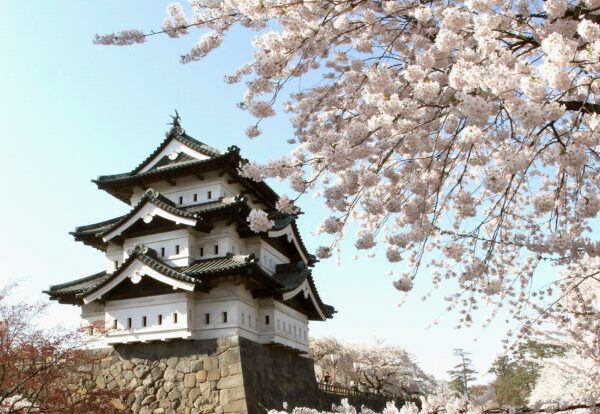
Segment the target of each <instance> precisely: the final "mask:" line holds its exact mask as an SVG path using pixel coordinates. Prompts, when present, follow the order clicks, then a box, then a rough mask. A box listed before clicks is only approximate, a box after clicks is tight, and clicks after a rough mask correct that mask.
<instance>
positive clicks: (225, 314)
mask: <svg viewBox="0 0 600 414" xmlns="http://www.w3.org/2000/svg"><path fill="white" fill-rule="evenodd" d="M223 323H227V312H223Z"/></svg>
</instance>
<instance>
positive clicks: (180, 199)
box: [179, 196, 183, 204]
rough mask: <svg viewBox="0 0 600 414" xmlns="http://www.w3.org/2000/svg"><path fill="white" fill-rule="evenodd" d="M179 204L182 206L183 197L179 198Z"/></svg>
mask: <svg viewBox="0 0 600 414" xmlns="http://www.w3.org/2000/svg"><path fill="white" fill-rule="evenodd" d="M179 204H183V196H179Z"/></svg>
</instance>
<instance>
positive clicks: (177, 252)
mask: <svg viewBox="0 0 600 414" xmlns="http://www.w3.org/2000/svg"><path fill="white" fill-rule="evenodd" d="M175 254H179V245H176V246H175Z"/></svg>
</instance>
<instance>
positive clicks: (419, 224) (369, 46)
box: [95, 0, 600, 337]
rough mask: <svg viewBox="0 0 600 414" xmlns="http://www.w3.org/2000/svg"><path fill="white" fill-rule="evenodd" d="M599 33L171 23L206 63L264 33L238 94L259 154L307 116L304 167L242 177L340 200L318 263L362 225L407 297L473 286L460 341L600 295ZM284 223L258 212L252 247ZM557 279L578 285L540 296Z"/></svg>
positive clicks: (275, 12)
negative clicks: (470, 330) (229, 45)
mask: <svg viewBox="0 0 600 414" xmlns="http://www.w3.org/2000/svg"><path fill="white" fill-rule="evenodd" d="M599 23H600V2H599V1H598V0H569V1H567V0H546V1H543V2H540V1H538V2H531V1H525V0H520V1H500V0H466V1H453V0H450V1H439V0H426V1H421V0H420V1H417V0H397V1H392V0H222V1H216V0H193V1H190V8H189V10H186V9H185V8H184V6H183V5H182V4H180V3H173V4H171V5H170V6H169V7H168V9H167V18H166V20H165V22H164V24H163V26H162V29H163V30H162V33H166V34H167V35H169V36H171V37H174V38H176V37H180V36H184V35H188V34H190V33H191V31H192V29H199V30H201V31H202V33H201V35H200V37H199V40H198V43H197V44H196V45H195V46H194V47H193V48H192V49H191V50H190V51H189V52H188V53H187V54H185V55H184V56H183V57H182V58H181V61H182V62H183V63H189V62H193V61H196V60H199V59H201V58H203V57H205V56H206V55H207V54H208V53H210V52H211V51H212V50H214V49H216V48H218V47H220V45H221V42H222V41H223V39H224V37H225V36H226V35H227V33H228V31H229V30H230V29H231V28H232V27H234V26H235V25H241V26H244V27H246V28H248V29H251V30H254V31H256V32H257V34H256V36H255V37H254V40H253V43H252V44H253V47H254V49H255V51H254V56H253V59H252V61H250V62H248V63H246V64H244V65H243V66H242V67H240V68H239V69H238V70H237V71H235V72H234V73H232V74H230V75H227V76H225V80H226V81H227V82H229V83H236V82H241V81H242V80H245V81H246V85H247V92H246V94H245V95H244V97H243V100H242V102H241V103H240V107H241V108H242V109H243V110H246V111H248V112H249V113H250V114H251V115H252V116H254V117H256V118H257V121H256V123H255V124H254V125H251V126H250V127H248V129H247V131H246V132H247V135H248V136H249V137H251V138H253V137H257V136H258V135H260V133H261V128H262V127H263V126H262V125H263V121H264V120H265V119H267V118H269V117H272V116H275V115H276V111H281V110H283V111H286V112H288V113H290V114H291V117H292V125H293V128H294V136H293V137H289V142H290V143H291V144H292V145H293V149H292V150H291V152H290V154H289V155H288V156H285V157H282V158H280V159H277V160H273V161H270V162H267V163H266V164H262V165H258V164H245V165H242V166H241V167H240V168H241V171H242V172H243V174H245V175H246V176H247V177H250V178H252V179H254V180H264V179H266V178H271V177H275V178H283V179H289V181H290V183H291V187H292V189H293V190H294V191H295V192H296V193H298V194H300V195H301V194H304V193H307V192H312V193H315V194H318V195H320V196H321V197H322V198H323V199H324V201H325V204H326V206H327V207H328V208H329V210H330V211H331V215H330V216H329V217H327V218H326V219H325V220H324V221H323V223H322V225H321V226H320V228H319V231H320V232H321V233H324V234H328V235H330V237H331V239H330V243H329V244H328V245H326V246H323V247H321V248H319V249H318V251H317V254H318V256H320V257H321V258H325V257H328V256H330V255H331V254H332V253H333V252H335V250H336V248H338V247H339V244H340V241H341V240H342V239H343V237H344V236H347V234H346V232H347V231H348V230H349V224H350V223H351V222H355V223H357V224H356V226H358V232H357V234H355V235H352V236H351V237H353V240H354V241H355V243H354V245H355V247H356V249H359V250H371V249H374V248H375V247H376V246H377V245H378V244H383V245H384V247H385V249H386V253H385V255H386V257H387V260H388V261H389V262H390V263H391V265H392V266H394V264H396V263H398V262H401V261H405V262H407V263H408V264H409V265H410V266H409V268H410V270H409V271H407V272H404V273H402V274H401V275H398V276H397V280H396V282H395V283H394V286H395V287H396V288H397V289H398V290H400V291H402V292H408V291H410V290H411V289H412V287H413V284H414V283H415V279H416V278H417V276H418V275H419V274H420V273H419V270H420V269H421V268H422V267H423V266H424V265H428V266H431V267H430V268H429V269H428V272H427V276H428V277H429V275H430V277H431V279H432V280H433V284H434V286H436V287H437V286H439V285H440V284H441V283H442V282H443V281H444V280H445V279H451V280H454V281H455V282H456V283H457V285H458V289H457V290H456V293H455V294H452V295H450V296H448V297H447V298H446V300H447V301H448V307H449V309H457V310H458V311H459V312H460V315H461V316H460V320H459V323H458V326H470V325H472V324H473V320H474V317H475V315H476V312H475V311H476V310H477V309H478V308H479V307H480V306H481V303H482V302H483V303H490V304H491V305H492V306H497V307H500V306H503V305H508V309H509V311H510V313H511V314H512V315H513V316H514V317H516V318H517V319H520V320H521V322H522V327H521V328H520V330H519V331H518V332H516V335H517V337H520V336H522V335H524V334H527V333H528V332H530V331H531V328H532V319H531V314H530V310H531V309H532V307H531V306H529V304H530V303H531V301H532V300H534V303H535V305H534V308H535V309H536V310H538V311H540V310H541V311H542V313H543V314H546V313H548V312H550V311H552V310H554V309H555V308H554V307H552V306H547V305H548V304H552V302H553V301H554V300H555V295H556V284H557V283H562V284H563V285H562V286H563V287H564V286H578V284H580V283H582V281H585V280H591V281H593V283H594V284H595V287H597V285H598V283H599V282H598V280H600V279H598V277H597V268H595V267H593V266H591V263H590V260H594V259H595V258H597V257H598V255H599V254H600V245H599V241H598V240H597V238H596V237H594V235H593V234H592V226H593V225H594V223H595V222H596V221H595V219H596V217H597V215H598V212H599V211H600V194H599V184H600V175H599V171H598V169H599V167H600V153H599V150H600V148H599V147H598V145H599V144H600V142H599V137H600V135H599V130H600V103H599V102H598V97H599V91H600V79H599V69H600V25H599ZM158 33H159V32H149V33H144V32H143V31H140V30H128V31H124V32H121V33H117V34H108V35H99V36H97V37H96V40H95V41H96V43H98V44H112V45H130V44H134V43H142V42H145V41H146V40H147V39H148V38H149V37H150V36H153V35H155V34H158ZM309 74H310V75H311V76H307V75H309ZM317 77H318V78H319V79H318V80H315V81H312V82H311V80H314V79H315V78H317ZM298 78H305V79H306V81H304V82H302V85H303V89H302V90H300V91H294V92H293V93H292V92H290V90H291V88H286V85H288V84H289V83H290V82H291V81H294V80H295V79H298ZM297 83H298V82H294V85H296V84H297ZM280 204H281V205H280V206H279V207H280V208H281V209H282V210H289V209H290V208H291V206H292V205H293V200H292V199H290V198H285V199H284V201H283V202H282V203H280ZM270 213H271V212H262V213H261V212H260V211H255V212H253V213H252V214H251V216H250V217H249V220H250V222H251V226H252V229H253V230H254V231H256V232H261V231H266V230H268V228H269V227H270V226H271V224H272V222H271V220H270V218H269V217H270V216H269V214H270ZM428 252H432V254H427V253H428ZM543 262H547V263H549V264H550V265H552V266H569V268H571V269H576V270H577V271H576V272H574V273H569V274H567V275H566V276H565V277H564V278H563V279H561V278H558V277H554V276H558V275H551V274H550V275H548V274H543V275H541V276H540V277H541V279H542V280H540V281H539V282H538V280H537V278H534V276H535V275H538V274H539V273H540V272H536V270H538V267H539V266H540V264H541V263H543ZM583 269H586V271H583ZM423 273H425V272H423ZM423 273H421V274H423ZM493 316H494V314H492V316H491V317H493ZM488 321H489V319H486V320H484V321H483V323H484V324H486V323H487V322H488Z"/></svg>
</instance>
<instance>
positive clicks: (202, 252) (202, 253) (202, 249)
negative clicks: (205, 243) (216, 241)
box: [200, 247, 204, 256]
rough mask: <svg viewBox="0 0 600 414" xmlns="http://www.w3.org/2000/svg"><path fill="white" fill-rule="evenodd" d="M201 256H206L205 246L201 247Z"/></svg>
mask: <svg viewBox="0 0 600 414" xmlns="http://www.w3.org/2000/svg"><path fill="white" fill-rule="evenodd" d="M200 256H204V247H201V248H200Z"/></svg>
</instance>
